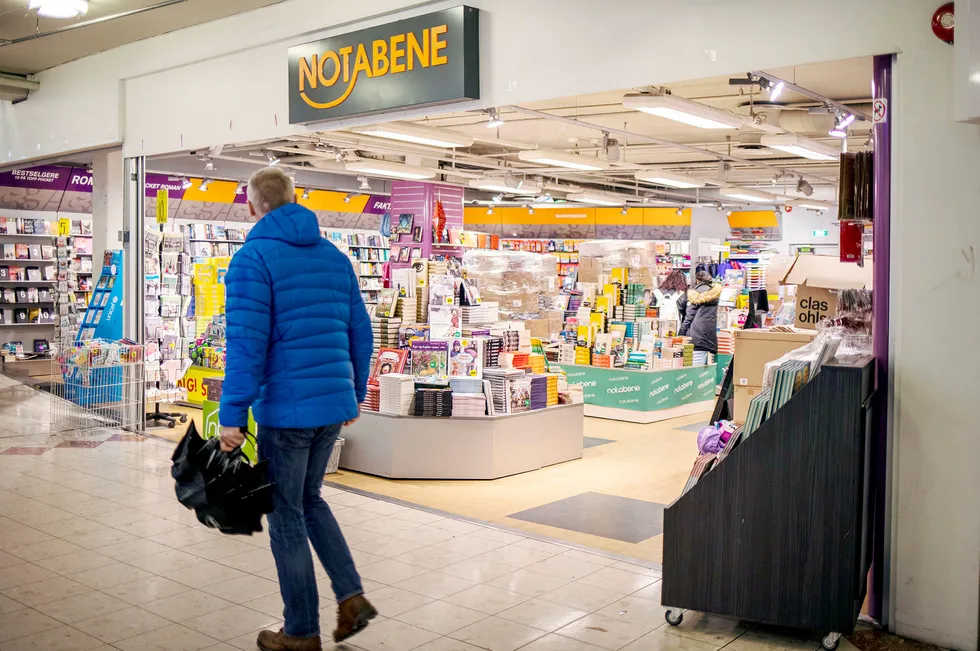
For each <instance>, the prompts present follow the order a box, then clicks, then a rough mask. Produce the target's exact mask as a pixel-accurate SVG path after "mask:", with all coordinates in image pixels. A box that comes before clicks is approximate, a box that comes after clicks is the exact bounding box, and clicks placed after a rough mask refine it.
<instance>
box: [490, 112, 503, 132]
mask: <svg viewBox="0 0 980 651" xmlns="http://www.w3.org/2000/svg"><path fill="white" fill-rule="evenodd" d="M487 115H489V116H490V119H489V120H487V128H488V129H496V128H497V127H499V126H502V125H503V124H504V121H503V120H502V119H501V118H500V115H499V114H498V113H497V109H495V108H492V109H489V110H487Z"/></svg>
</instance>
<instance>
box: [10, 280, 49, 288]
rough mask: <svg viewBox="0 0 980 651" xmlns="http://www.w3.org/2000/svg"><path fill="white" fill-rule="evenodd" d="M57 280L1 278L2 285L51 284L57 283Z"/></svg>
mask: <svg viewBox="0 0 980 651" xmlns="http://www.w3.org/2000/svg"><path fill="white" fill-rule="evenodd" d="M57 282H58V281H56V280H0V285H51V286H52V287H53V286H54V285H55V284H56V283H57Z"/></svg>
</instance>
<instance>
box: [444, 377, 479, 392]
mask: <svg viewBox="0 0 980 651" xmlns="http://www.w3.org/2000/svg"><path fill="white" fill-rule="evenodd" d="M449 388H450V389H452V390H453V393H483V380H482V379H481V378H478V377H450V378H449Z"/></svg>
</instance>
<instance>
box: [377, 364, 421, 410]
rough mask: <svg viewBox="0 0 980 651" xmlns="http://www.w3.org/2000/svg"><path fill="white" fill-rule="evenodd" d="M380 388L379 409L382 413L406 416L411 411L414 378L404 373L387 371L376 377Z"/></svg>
mask: <svg viewBox="0 0 980 651" xmlns="http://www.w3.org/2000/svg"><path fill="white" fill-rule="evenodd" d="M378 384H379V386H380V389H381V401H380V409H379V411H380V412H381V413H382V414H392V415H394V416H407V415H408V414H410V413H411V411H412V398H413V397H414V395H415V378H414V377H412V376H411V375H408V374H405V373H388V374H386V375H382V376H380V377H379V378H378Z"/></svg>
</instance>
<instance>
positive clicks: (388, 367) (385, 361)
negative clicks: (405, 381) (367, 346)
mask: <svg viewBox="0 0 980 651" xmlns="http://www.w3.org/2000/svg"><path fill="white" fill-rule="evenodd" d="M406 362H408V351H407V350H401V349H398V348H382V349H381V350H379V351H378V359H377V360H375V362H374V369H373V370H372V371H371V378H370V380H369V381H370V382H371V384H377V383H378V378H379V377H381V376H382V375H387V374H389V373H401V372H402V371H404V370H405V364H406Z"/></svg>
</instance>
